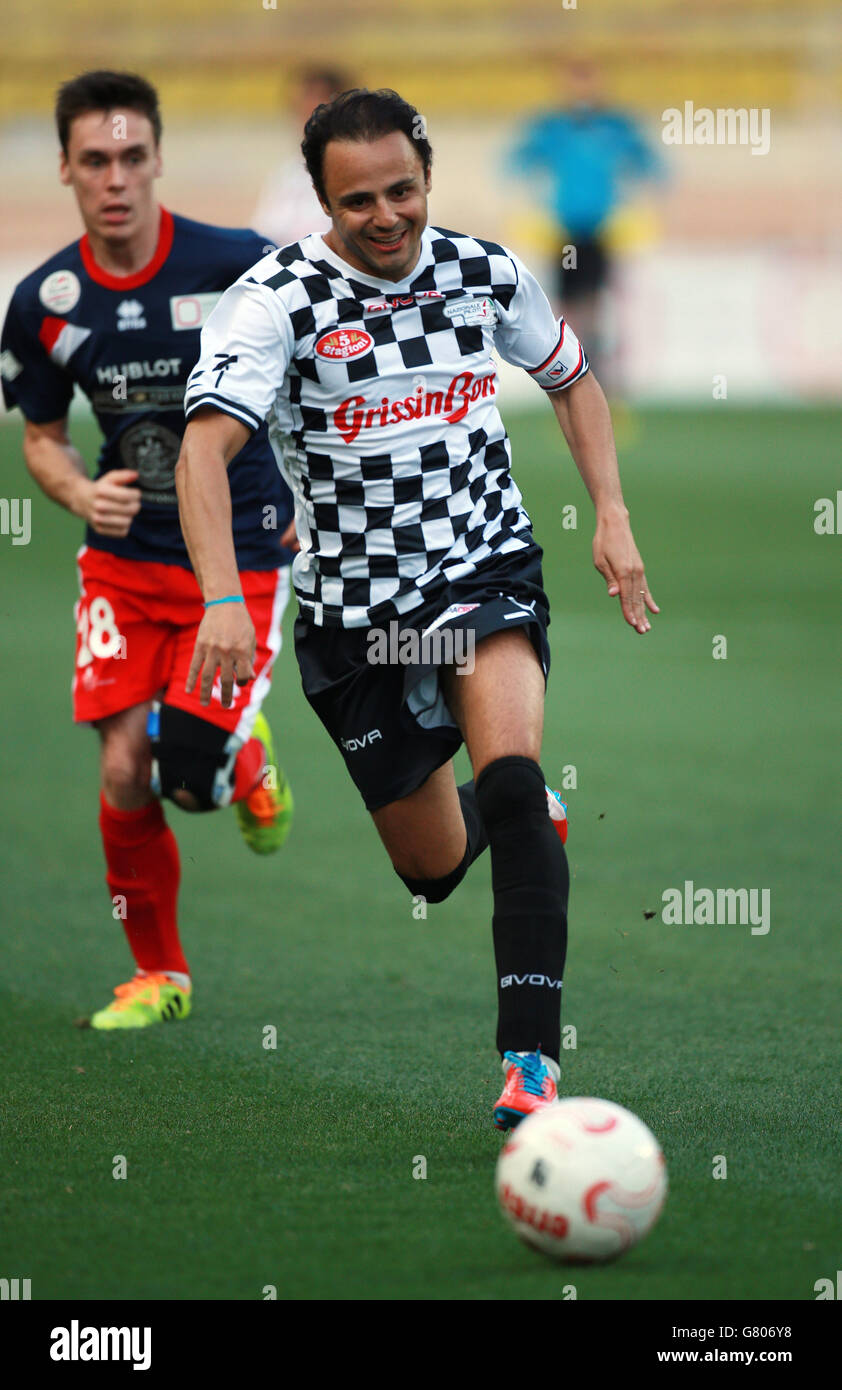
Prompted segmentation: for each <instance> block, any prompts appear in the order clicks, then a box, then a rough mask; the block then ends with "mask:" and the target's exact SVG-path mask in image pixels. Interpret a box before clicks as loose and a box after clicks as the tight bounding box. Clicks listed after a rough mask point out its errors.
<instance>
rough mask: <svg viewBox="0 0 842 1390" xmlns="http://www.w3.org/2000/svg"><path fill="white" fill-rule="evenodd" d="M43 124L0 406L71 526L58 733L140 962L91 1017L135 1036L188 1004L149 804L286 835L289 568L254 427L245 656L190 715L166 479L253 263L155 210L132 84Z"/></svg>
mask: <svg viewBox="0 0 842 1390" xmlns="http://www.w3.org/2000/svg"><path fill="white" fill-rule="evenodd" d="M56 122H57V125H58V134H59V139H60V143H61V161H60V176H61V180H62V182H63V183H65V184H67V185H69V186H70V187H71V188H72V189H73V191H74V193H75V195H76V200H77V203H78V205H79V211H80V214H81V217H82V221H83V223H84V227H85V234H84V236H83V237H82V238H81V240H79V241H76V242H73V243H72V244H71V245H70V246H66V247H64V249H63V250H61V251H59V252H58V254H57V255H55V256H52V257H51V258H50V259H49V260H48V261H46V262H45V263H44V264H43V265H41V266H39V267H38V269H37V270H35V271H33V273H32V274H31V275H29V276H27V277H26V279H25V280H22V281H21V283H20V284H19V285H18V286H17V289H16V290H15V293H14V297H13V299H12V301H11V305H10V307H9V311H8V315H7V318H6V323H5V327H4V330H3V339H2V347H3V354H2V359H0V360H2V369H3V390H4V394H5V399H6V404H7V405H8V406H9V407H12V406H15V405H16V406H19V407H20V409H21V411H22V413H23V415H24V417H25V420H26V426H25V432H24V441H23V451H24V458H25V460H26V464H27V467H28V469H29V471H30V473H31V474H32V476H33V478H35V480H36V482H37V483H38V484H39V486H40V487H41V488H42V489H43V491H44V492H45V493H46V494H47V496H48V497H50V498H52V499H53V500H54V501H55V502H58V503H59V504H60V505H61V506H64V507H66V508H67V509H68V510H69V511H71V512H73V514H74V515H75V516H78V517H81V518H83V519H84V521H85V522H86V525H87V530H86V534H85V544H84V546H83V547H82V549H81V551H80V552H79V555H78V566H79V576H80V585H81V597H80V599H79V602H78V604H77V607H76V611H75V618H76V627H77V645H76V670H75V675H74V680H73V705H74V718H75V719H76V721H77V722H80V723H88V722H89V723H91V724H93V725H94V727H95V728H96V729H97V731H98V733H99V739H100V748H101V757H100V762H101V773H102V778H101V797H100V819H99V823H100V829H101V831H102V841H103V848H104V850H105V860H106V864H107V883H108V887H109V891H110V892H111V894H112V898H113V903H114V905H115V906H114V909H113V910H114V915H115V916H120V917H121V918H122V920H123V925H124V928H125V931H126V936H127V938H128V943H129V947H130V949H131V952H132V955H133V956H134V960H135V962H136V967H137V970H136V974H135V976H134V977H133V979H132V980H131V981H129V982H128V983H127V984H123V985H120V986H118V987H117V989H116V990H115V995H116V998H115V999H114V1000H113V1001H112V1002H111V1003H110V1004H109V1005H108V1006H107V1007H105V1008H103V1009H101V1010H100V1011H99V1012H97V1013H95V1014H94V1015H93V1017H92V1018H91V1020H90V1022H91V1024H92V1025H93V1026H94V1027H95V1028H103V1029H106V1028H107V1029H110V1028H134V1027H145V1026H147V1025H149V1024H152V1023H157V1022H160V1021H162V1020H165V1019H168V1018H184V1017H186V1016H187V1015H188V1014H189V1012H190V1009H191V995H192V988H191V980H190V970H189V967H188V964H187V961H186V960H185V957H184V953H183V950H182V946H181V942H180V939H179V932H178V924H177V915H176V902H177V895H178V885H179V856H178V848H177V845H176V841H175V837H174V835H173V833H172V831H171V830H170V829H169V827H168V825H167V822H166V820H165V818H164V814H163V810H162V807H161V802H160V798H161V797H169V798H170V799H171V800H172V801H173V802H175V803H176V804H177V805H178V806H180V807H182V808H183V809H184V810H188V811H208V810H213V809H214V808H216V807H219V806H224V805H227V804H228V803H230V802H236V804H237V812H238V817H239V822H240V828H241V830H242V832H243V835H244V837H245V839H246V841H247V843H248V844H249V846H250V847H251V849H253V850H255V851H256V852H258V853H266V852H270V851H272V850H274V849H277V848H278V847H279V846H280V845H281V843H282V842H283V840H284V838H285V836H286V834H287V831H288V829H289V822H290V817H291V814H292V797H291V794H290V790H289V787H288V785H287V783H286V779H285V778H284V777H283V774H282V773H280V772H278V771H277V770H274V771H271V769H276V762H275V753H274V750H273V747H272V738H271V734H270V731H269V726H268V724H267V722H266V720H265V718H264V716H263V715H262V714H261V713H260V706H261V702H262V700H263V698H264V696H265V695H266V692H267V690H268V688H269V683H270V678H271V668H272V663H273V661H274V659H275V657H276V656H277V654H278V651H279V650H280V645H281V636H280V622H281V616H282V613H283V609H284V605H285V603H286V600H287V596H288V592H289V568H288V566H289V561H290V559H291V553H290V551H289V550H288V549H285V548H283V546H282V544H281V536H282V534H285V533H286V530H287V525H288V523H289V521H290V518H291V515H292V499H291V496H290V493H289V490H288V488H287V487H286V484H285V483H283V481H282V480H281V478H280V475H279V473H278V469H277V466H276V463H275V459H274V456H273V454H272V451H271V448H270V446H269V443H268V439H267V435H266V430H265V429H257V430H255V431H254V432H253V433H251V434H250V436H249V438H248V439H245V438H244V439H243V445H244V447H243V449H242V450H241V451H240V450H238V451H236V457H235V458H234V457H232V460H231V471H230V482H231V504H232V513H231V516H232V517H233V542H232V541H231V539H230V536H231V526H230V525H229V544H232V543H233V546H234V551H233V552H232V553H235V554H236V565H235V578H236V586H237V591H238V593H241V594H242V595H243V599H244V604H243V608H244V612H247V613H248V615H249V619H248V620H249V630H250V631H251V628H252V625H253V627H254V630H255V632H256V641H257V650H256V657H255V661H254V665H253V667H252V670H251V672H250V678H249V680H248V682H247V681H246V678H245V674H244V673H243V683H242V684H241V685H240V687H239V688H238V690H237V692H236V694H235V697H234V698H233V700H232V699H231V698H230V692H229V697H228V698H226V700H225V703H224V705H223V703H222V701H221V700H220V698H219V692H216V693H215V694H214V698H213V699H212V701H210V703H207V702H206V704H205V707H204V708H203V707H202V706H201V705H200V704H199V701H198V699H197V698H196V697H195V696H193V697H191V696H189V695H187V694H186V693H185V689H184V686H185V678H186V674H187V670H188V667H189V660H190V654H191V652H192V650H193V645H194V641H195V637H196V632H197V629H198V626H199V621H200V619H201V616H202V596H201V592H200V590H199V586H198V584H197V582H196V577H195V575H194V574H193V573H192V572H191V569H190V562H189V560H188V556H187V551H186V549H185V546H184V541H183V538H182V535H181V530H180V527H179V521H178V506H177V499H176V493H175V481H174V469H175V463H176V459H177V457H178V450H179V446H180V443H181V436H182V434H183V432H184V425H185V420H184V414H183V397H184V386H185V382H186V380H187V377H188V374H189V372H190V370H191V368H192V367H193V365H194V364H195V361H196V358H197V355H198V350H199V333H200V328H201V324H202V322H203V321H204V319H205V318H206V316H207V313H208V311H209V309H210V307H211V306H212V305H213V304H214V303H215V301H216V300H217V299H218V297H219V295H220V293H221V292H222V291H223V290H224V289H225V288H226V287H227V286H228V285H230V284H231V283H232V282H233V281H234V280H236V279H237V277H238V276H239V275H240V274H241V273H242V272H243V271H244V270H245V269H246V268H247V267H249V266H250V265H252V264H253V262H254V261H255V259H256V258H260V257H262V256H263V255H264V253H265V252H266V250H267V247H266V245H265V244H264V241H263V239H262V238H261V237H259V236H258V235H257V234H256V233H254V232H250V231H236V230H230V229H227V228H222V227H212V226H205V225H203V224H202V223H198V222H191V221H188V220H187V219H186V218H183V217H179V216H176V215H174V214H172V213H170V212H168V211H167V210H166V209H165V208H162V207H160V206H159V205H158V203H157V202H156V199H155V180H156V179H157V177H158V176H159V174H160V173H161V151H160V134H161V118H160V114H159V108H158V99H157V94H156V92H155V90H154V88H153V87H151V86H150V85H149V83H148V82H146V81H144V80H143V79H142V78H141V77H137V76H135V75H132V74H126V73H115V72H89V73H85V74H84V75H82V76H80V77H77V78H75V79H74V80H73V81H70V82H67V83H65V85H64V86H63V87H62V88H61V89H60V91H59V93H58V99H57V104H56ZM221 370H222V368H221V366H220V372H221ZM220 379H221V377H220ZM77 385H78V386H79V387H80V388H81V390H82V391H83V392H84V393H85V395H86V396H87V397H88V399H89V400H90V402H91V405H92V406H93V410H94V413H95V415H96V419H97V422H98V424H99V427H100V429H101V431H102V435H103V442H102V447H101V450H100V454H99V458H98V461H97V470H96V477H95V478H94V479H91V478H89V477H88V474H87V471H86V468H85V463H84V461H83V459H82V457H81V455H80V454H79V452H78V451H77V449H76V448H75V447H74V445H73V443H72V442H71V438H70V434H69V431H68V418H67V417H68V407H69V405H70V400H71V397H72V395H73V390H74V386H77ZM267 523H268V524H267ZM267 769H270V770H269V771H267Z"/></svg>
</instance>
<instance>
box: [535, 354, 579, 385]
mask: <svg viewBox="0 0 842 1390" xmlns="http://www.w3.org/2000/svg"><path fill="white" fill-rule="evenodd" d="M590 365H591V364H590V362H589V361H588V359H587V357H586V356H585V354H584V352H583V351H582V348H581V347H580V348H579V361H578V362H577V363H576V366H575V367H574V368H573V370H572V371H571V372H568V373H567V376H566V377H564V378H563V379H562V380H561V381H557V382H556V383H555V385H554V386H545V387H544V390H545V391H561V390H563V389H564V387H565V386H572V385H573V383H574V381H578V380H579V377H580V376H584V375H585V372H587V371H590ZM538 384H539V386H540V385H541V383H540V382H539V383H538Z"/></svg>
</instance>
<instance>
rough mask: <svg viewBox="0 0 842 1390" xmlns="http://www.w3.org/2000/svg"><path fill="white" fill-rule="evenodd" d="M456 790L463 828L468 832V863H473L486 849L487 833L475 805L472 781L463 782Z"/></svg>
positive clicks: (475, 790)
mask: <svg viewBox="0 0 842 1390" xmlns="http://www.w3.org/2000/svg"><path fill="white" fill-rule="evenodd" d="M456 790H457V792H458V794H459V805H460V806H461V807H462V816H463V818H464V821H465V829H466V830H467V832H468V863H469V864H473V862H474V860H475V859H478V858H479V856H480V855H481V854H482V852H483V850H484V849H488V835H487V833H486V829H485V826H484V825H483V821H482V816H481V815H480V811H479V806H478V805H477V789H476V786H475V785H474V783H473V782H463V783H462V786H461V787H457V788H456Z"/></svg>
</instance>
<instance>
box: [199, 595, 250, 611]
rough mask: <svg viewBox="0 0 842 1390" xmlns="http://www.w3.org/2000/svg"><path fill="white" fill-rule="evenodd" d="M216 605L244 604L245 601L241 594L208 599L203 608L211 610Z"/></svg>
mask: <svg viewBox="0 0 842 1390" xmlns="http://www.w3.org/2000/svg"><path fill="white" fill-rule="evenodd" d="M217 603H245V599H244V598H243V596H242V594H228V595H227V597H226V598H212V599H208V601H207V603H206V604H204V607H205V608H213V607H214V605H215V604H217Z"/></svg>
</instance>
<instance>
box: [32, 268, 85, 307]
mask: <svg viewBox="0 0 842 1390" xmlns="http://www.w3.org/2000/svg"><path fill="white" fill-rule="evenodd" d="M81 293H82V286H81V285H80V284H79V277H78V275H74V273H73V271H72V270H54V271H53V273H52V274H51V275H48V276H47V278H46V280H42V281H41V288H40V289H39V291H38V298H39V299H40V301H41V303H42V304H43V305H44V307H45V309H52V310H53V311H54V312H55V313H57V314H66V313H67V312H68V310H70V309H73V308H74V307H75V306H76V305H77V304H78V303H79V296H80V294H81Z"/></svg>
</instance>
